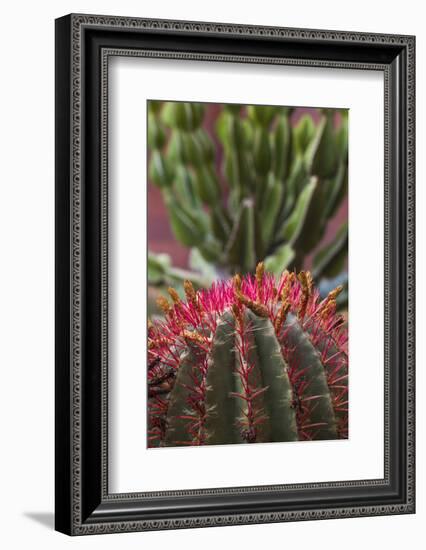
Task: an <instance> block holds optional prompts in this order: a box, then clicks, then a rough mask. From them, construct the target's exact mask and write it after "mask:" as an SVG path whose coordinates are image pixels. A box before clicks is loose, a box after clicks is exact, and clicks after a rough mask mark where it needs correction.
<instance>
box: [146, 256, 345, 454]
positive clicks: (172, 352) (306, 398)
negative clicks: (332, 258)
mask: <svg viewBox="0 0 426 550" xmlns="http://www.w3.org/2000/svg"><path fill="white" fill-rule="evenodd" d="M263 269H264V268H263V264H259V266H258V268H257V272H256V277H254V276H246V277H244V278H243V279H242V280H241V278H240V277H239V276H236V277H235V278H234V279H232V280H229V281H226V282H221V283H218V284H216V285H213V286H212V288H211V289H209V290H201V291H198V292H195V291H194V289H193V287H192V285H191V284H190V283H188V282H186V283H185V292H186V298H187V300H186V301H181V300H180V299H179V297H178V296H177V294H176V292H175V291H173V290H172V289H170V294H171V296H172V299H173V305H171V304H170V303H169V302H168V301H167V300H166V299H165V298H162V300H160V306H161V307H162V309H163V310H164V312H165V314H166V317H165V320H163V321H158V320H157V321H154V324H151V325H150V328H149V334H148V343H149V346H148V347H149V365H150V367H149V369H148V388H149V397H148V401H149V422H148V424H149V436H148V445H149V446H180V445H182V446H183V445H219V444H222V445H223V444H235V443H260V442H286V441H298V440H311V439H317V440H318V439H323V440H324V439H325V440H329V439H342V438H347V436H348V415H347V410H348V408H347V402H348V357H347V330H346V327H345V324H344V321H343V318H342V317H341V316H339V315H337V314H336V311H335V310H336V297H337V295H338V293H339V290H340V289H336V290H334V291H332V292H330V294H329V295H328V297H327V298H326V299H324V300H322V301H321V300H320V299H319V297H318V292H317V291H316V290H315V289H314V288H313V286H312V279H311V276H310V274H309V273H307V272H301V273H300V274H299V276H298V277H296V276H295V275H294V273H288V272H284V273H283V274H282V275H281V276H280V277H279V278H276V277H275V276H274V275H272V274H269V273H267V274H264V272H263Z"/></svg>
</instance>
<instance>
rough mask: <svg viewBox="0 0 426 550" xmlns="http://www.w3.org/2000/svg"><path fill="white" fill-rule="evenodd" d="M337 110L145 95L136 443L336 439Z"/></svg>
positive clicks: (342, 279) (342, 232) (343, 245)
mask: <svg viewBox="0 0 426 550" xmlns="http://www.w3.org/2000/svg"><path fill="white" fill-rule="evenodd" d="M349 120H350V115H349V109H342V108H329V107H327V108H322V107H304V106H277V105H245V104H234V103H225V104H224V103H205V102H185V101H164V100H156V99H149V100H148V101H147V128H146V131H147V151H146V154H147V170H148V174H147V181H148V185H147V205H148V206H147V250H148V252H147V254H148V258H147V271H148V273H147V279H148V290H147V293H148V296H147V316H148V322H147V327H148V329H147V331H148V334H147V350H148V351H147V353H148V359H147V370H146V372H147V388H146V391H147V419H146V420H145V421H146V422H147V447H148V448H159V447H178V446H202V445H228V444H245V443H270V442H275V443H284V442H295V441H313V440H335V439H348V437H349V422H348V417H349V403H350V401H349V391H348V390H349V357H348V355H349V354H348V323H349V318H348V284H349V281H348V208H349V204H348V132H349ZM143 184H144V182H141V185H143ZM141 368H145V365H141Z"/></svg>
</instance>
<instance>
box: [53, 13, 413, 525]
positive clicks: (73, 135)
mask: <svg viewBox="0 0 426 550" xmlns="http://www.w3.org/2000/svg"><path fill="white" fill-rule="evenodd" d="M96 30H99V31H100V30H111V31H114V32H116V33H122V32H124V33H135V32H136V33H148V35H150V33H160V34H161V33H166V34H167V35H175V36H176V37H178V36H179V35H185V36H193V35H206V34H207V35H209V36H214V37H220V36H225V35H226V36H228V37H232V38H235V39H236V40H240V41H241V40H244V39H245V38H247V39H253V38H257V39H264V40H266V41H283V40H284V41H291V42H293V43H300V44H304V43H309V44H312V43H317V44H319V43H323V44H325V45H327V46H329V45H332V46H333V47H335V48H336V49H338V48H339V47H342V46H343V45H345V46H346V45H348V44H349V45H353V46H359V45H361V44H362V45H369V46H370V47H372V48H378V49H379V48H385V49H386V48H387V47H388V48H390V49H391V50H392V51H395V52H397V51H399V52H402V53H401V54H400V55H403V56H404V57H405V60H404V61H405V63H406V75H402V76H401V75H400V74H399V73H398V74H395V71H397V72H398V70H400V68H399V67H395V66H394V65H392V63H391V62H384V63H379V62H371V61H368V60H362V61H355V60H348V61H346V60H345V61H342V60H333V59H331V58H327V59H314V58H308V57H303V58H299V57H279V56H276V57H271V56H269V57H268V56H257V55H242V54H239V55H233V54H223V53H205V52H203V53H196V52H190V51H170V50H156V49H152V48H145V49H143V48H129V47H127V46H126V47H119V46H115V45H111V46H109V45H106V46H102V47H101V48H100V57H99V60H100V61H99V65H100V67H99V75H100V76H99V80H100V92H101V99H100V112H101V114H100V121H99V122H100V124H99V126H100V127H99V132H100V134H99V135H100V156H99V162H100V188H101V191H100V218H99V219H100V233H99V234H100V241H101V245H100V247H101V252H100V272H99V274H100V294H101V300H100V303H101V306H100V308H101V312H100V317H99V319H100V349H101V352H100V357H101V367H100V373H101V381H100V391H101V394H102V395H101V400H100V405H101V411H100V413H99V424H100V425H99V429H100V434H101V436H100V437H101V442H100V444H101V451H100V453H99V454H100V462H101V465H100V469H99V482H98V483H97V485H98V486H99V487H98V488H99V491H100V497H101V506H100V507H98V508H97V509H94V510H92V511H93V513H91V514H89V515H87V511H88V509H89V508H93V503H90V504H89V505H88V504H85V503H84V499H85V498H86V497H85V491H86V492H87V491H88V492H91V490H92V487H90V491H89V490H88V489H85V484H86V478H85V473H84V471H83V470H84V468H83V462H84V456H83V453H82V450H83V446H84V445H85V443H84V438H85V434H84V417H85V414H87V413H85V411H84V408H83V404H84V402H85V399H86V393H85V392H86V391H87V390H86V389H85V386H84V385H85V383H86V382H85V376H84V353H85V350H84V348H83V346H84V340H85V333H84V327H83V325H84V316H85V307H86V305H85V294H84V288H83V287H84V284H85V282H84V281H85V278H86V277H87V265H88V262H87V259H86V257H85V254H86V252H87V247H85V239H86V234H85V232H86V231H90V230H91V228H90V226H89V224H88V223H87V224H86V225H85V220H86V212H85V197H84V194H85V190H84V184H85V183H84V182H85V180H86V181H87V175H86V174H85V162H86V156H85V147H86V146H87V143H88V142H87V139H86V140H85V136H84V132H85V129H84V122H85V117H86V110H85V109H86V103H85V102H87V98H88V91H87V78H86V77H85V74H84V71H85V70H86V64H85V63H86V62H87V60H86V58H85V56H86V55H87V51H88V42H87V38H86V35H87V31H95V34H96ZM414 48H415V40H414V37H412V36H397V35H378V34H364V33H352V32H351V33H346V32H341V31H329V30H327V31H325V30H324V31H322V30H307V29H287V28H279V27H253V26H246V25H228V24H218V23H202V22H186V21H168V20H151V19H134V18H124V17H123V18H122V17H107V16H94V15H93V16H92V15H70V16H67V18H62V19H60V20H58V21H57V56H58V57H57V61H58V62H59V63H62V62H63V61H64V59H65V60H67V61H68V63H69V72H68V78H69V82H68V88H67V90H66V92H65V94H64V95H63V98H62V101H63V103H64V105H65V104H66V103H69V107H68V109H69V111H70V115H69V116H70V119H69V121H68V124H69V127H68V131H69V133H68V135H67V136H62V137H59V138H58V136H57V154H58V149H61V148H62V149H64V147H66V146H67V145H68V146H69V150H70V151H71V153H70V155H69V158H68V159H67V162H66V163H65V165H62V164H61V166H60V167H59V170H58V172H57V193H63V192H64V189H63V179H64V177H69V196H68V198H65V199H63V200H64V204H63V205H62V207H61V206H60V205H59V207H58V215H59V216H61V215H63V214H64V212H65V210H66V209H68V212H69V216H70V223H69V227H68V231H67V230H66V228H65V227H62V226H61V227H59V228H58V227H57V235H58V240H59V241H60V242H61V243H62V241H63V238H64V237H65V238H66V237H67V238H68V242H70V243H71V244H70V245H69V256H68V262H69V267H68V266H66V267H65V268H62V269H66V270H68V276H69V277H70V278H69V289H68V290H67V289H65V292H66V296H67V298H68V300H69V303H70V311H69V315H70V316H69V318H67V319H66V320H65V319H62V321H59V324H60V327H59V330H63V328H64V327H68V331H69V332H68V335H67V337H65V339H66V338H69V347H68V349H69V358H68V361H69V364H68V370H66V373H65V376H64V373H63V370H64V365H63V361H64V357H65V356H66V354H64V350H62V347H61V346H62V344H63V342H62V343H61V342H60V347H61V350H62V351H60V352H59V354H58V355H57V366H56V368H57V377H59V378H60V380H61V383H60V384H59V386H60V387H58V388H57V400H60V399H61V396H62V392H63V387H64V386H65V387H67V388H68V391H69V392H70V394H69V395H70V402H69V408H68V410H67V411H66V412H65V411H63V410H62V405H58V406H57V417H58V416H60V415H65V418H66V419H68V420H69V432H67V434H66V435H67V438H68V445H69V448H66V449H65V450H64V449H63V446H64V444H65V443H64V441H62V436H61V437H60V438H59V442H58V447H61V448H57V461H59V462H61V461H62V462H63V464H62V462H61V464H62V467H60V468H59V476H60V477H61V479H59V478H57V484H58V483H63V482H66V483H68V489H67V490H66V491H65V493H64V494H65V496H64V495H63V491H62V492H61V491H59V496H58V495H57V528H58V529H59V530H61V531H64V532H67V533H70V534H75V535H82V534H91V533H112V532H124V531H141V530H153V529H177V528H187V527H201V526H213V525H230V524H231V525H236V524H246V523H264V522H282V521H296V520H297V521H299V520H300V521H302V520H310V519H326V518H336V517H359V516H370V515H384V514H396V513H398V514H402V513H412V512H414V322H415V315H414V244H415V243H414V198H415V197H414V195H415V191H414V170H415V163H414V155H415V144H414V134H415V113H414V109H415V95H414V94H415V92H414V79H415V60H414ZM61 56H62V57H61ZM111 56H139V57H158V58H161V57H166V58H172V59H192V60H202V61H210V62H215V61H230V62H237V61H238V62H244V63H274V64H286V65H302V66H315V67H336V68H344V69H368V70H378V71H383V72H384V78H385V197H384V201H385V303H386V307H385V320H384V322H385V397H386V398H385V476H384V479H383V480H363V481H359V482H358V481H344V482H335V483H314V484H297V485H285V486H282V485H278V486H270V487H245V488H229V489H213V490H201V489H200V490H194V491H170V492H158V493H157V492H156V493H130V494H109V493H108V475H107V416H108V414H107V412H108V411H107V404H108V377H107V367H108V353H107V339H108V334H107V332H108V331H107V320H108V301H107V298H108V242H107V233H108V216H107V201H108V170H107V165H108V141H107V124H108V59H109V58H110V57H111ZM66 75H67V70H66V67H65V69H63V70H62V72H61V71H59V72H58V75H57V90H58V89H59V88H60V86H61V82H59V81H60V80H61V79H62V80H63V79H64V78H66ZM86 76H87V75H86ZM401 79H404V82H403V83H402V80H401ZM398 83H399V87H400V88H401V89H398V90H397V89H396V88H395V86H397V85H398ZM57 93H59V94H60V93H61V92H60V91H59V92H57ZM62 93H63V92H62ZM401 94H403V95H404V96H405V98H404V99H403V100H402V101H404V103H405V105H406V133H405V134H404V136H402V141H403V142H402V143H400V140H398V139H397V136H396V135H395V120H394V119H393V118H392V116H391V115H392V105H393V103H392V102H394V101H396V99H395V97H396V96H397V95H398V97H399V96H400V95H401ZM57 97H58V96H57ZM59 103H60V105H59V106H58V107H59V111H60V112H59V116H58V111H57V116H58V118H57V125H60V124H61V123H62V121H63V116H64V113H63V108H64V105H62V103H61V101H60V102H59ZM57 130H58V132H59V133H61V131H62V130H61V129H60V128H57ZM395 139H397V141H398V144H397V147H399V150H401V151H402V153H401V156H400V158H399V159H398V160H399V163H404V162H405V166H403V172H402V174H404V173H405V178H404V175H402V176H401V177H402V178H404V179H405V182H406V187H405V189H399V193H400V194H402V201H404V199H405V203H406V204H405V206H404V207H402V206H400V205H397V204H395V203H394V202H393V196H391V175H392V174H391V171H393V172H395V170H397V169H398V167H395V166H394V165H393V164H392V163H393V160H392V158H391V151H395V147H396V145H395ZM404 139H405V143H404ZM404 151H405V154H404ZM62 154H63V153H62ZM404 159H405V160H404ZM60 162H61V163H63V160H62V157H61V159H60ZM399 168H400V167H399ZM394 177H395V176H394ZM400 183H401V182H400ZM404 195H405V196H404ZM399 207H401V208H402V210H403V214H404V215H405V220H404V219H403V220H402V223H403V225H402V227H401V229H400V231H401V234H400V236H399V238H400V240H401V243H402V244H404V245H405V249H404V247H403V249H401V250H395V246H396V245H395V242H394V240H395V239H394V234H393V233H392V231H391V223H392V221H393V220H394V218H395V211H396V210H398V208H399ZM59 225H60V224H59ZM64 233H65V235H64ZM402 244H401V246H402ZM401 254H402V255H403V258H402V261H404V264H405V281H404V282H402V281H397V284H399V283H400V284H401V285H402V291H403V292H404V293H405V296H403V298H402V300H403V301H402V303H403V305H404V308H405V312H404V314H405V317H406V324H405V327H404V328H403V332H404V333H405V342H404V343H401V345H402V347H403V349H402V350H399V353H400V355H399V357H400V358H403V359H404V363H405V366H406V372H405V374H403V375H404V376H405V377H406V378H405V384H406V394H405V407H406V417H405V422H406V457H405V459H406V470H405V471H404V472H401V474H402V475H405V476H406V479H405V483H403V485H404V492H405V500H404V501H403V502H392V503H389V504H387V503H381V504H379V505H376V504H371V505H369V504H365V505H364V506H358V505H356V506H341V505H339V506H333V505H332V506H330V507H324V506H320V507H317V508H316V509H315V508H312V505H310V506H309V505H308V506H307V509H306V510H287V509H284V510H282V511H279V510H278V511H272V512H263V511H257V510H253V511H252V512H250V513H237V512H231V513H227V514H218V513H215V514H213V515H206V514H201V515H199V516H197V515H191V516H188V517H180V518H175V519H172V518H166V517H165V518H160V519H158V518H156V519H144V515H143V512H142V511H141V513H140V514H139V517H138V518H135V519H128V516H125V515H124V516H123V517H126V519H125V520H123V521H120V517H121V516H120V513H119V512H118V511H117V510H120V509H121V508H122V505H123V506H124V507H125V506H126V505H133V506H136V505H137V503H139V502H140V501H141V500H143V499H149V498H151V499H155V498H159V497H162V498H164V497H170V498H176V497H182V496H190V497H197V496H199V495H204V496H208V495H210V496H211V495H216V496H219V495H222V496H224V495H227V494H232V495H239V496H241V497H243V496H244V495H246V496H248V495H250V494H252V493H264V492H265V491H266V492H269V493H274V492H279V493H282V492H291V493H293V492H295V491H297V492H302V493H303V492H304V491H306V490H307V489H315V490H317V489H330V490H331V489H333V490H334V489H348V488H353V489H356V488H362V487H364V488H366V487H368V488H372V487H380V486H382V487H386V486H389V484H390V483H391V479H390V475H391V450H390V441H391V437H394V436H395V434H392V433H391V432H390V414H391V411H390V406H391V394H390V392H391V384H392V380H394V381H395V380H396V379H392V380H391V376H394V374H392V372H391V356H390V354H391V334H390V330H391V319H390V310H391V300H392V296H391V292H390V290H391V284H392V281H391V269H392V265H393V264H392V262H393V261H395V258H396V256H398V258H399V257H400V255H401ZM62 276H63V272H62V271H61V268H60V269H59V271H58V274H57V277H62ZM404 283H405V284H404ZM393 284H395V281H394V282H393ZM63 292H64V289H61V291H60V296H59V302H60V303H62V300H63V299H64V296H63ZM394 307H395V305H394ZM58 314H59V315H63V314H61V312H59V313H58ZM401 354H403V355H401ZM86 368H87V367H86ZM401 368H402V367H401ZM399 375H400V376H401V375H402V374H401V373H399ZM393 383H395V382H393ZM57 422H58V423H59V424H60V425H61V426H62V422H61V420H57ZM57 441H58V440H57ZM68 468H69V470H68ZM90 498H92V497H90ZM90 498H89V501H90ZM65 499H66V500H67V503H66V504H65V502H64V500H65ZM102 506H103V507H104V508H105V509H106V511H104V510H103V509H102V510H101V511H100V512H99V510H100V508H102ZM108 506H109V507H108Z"/></svg>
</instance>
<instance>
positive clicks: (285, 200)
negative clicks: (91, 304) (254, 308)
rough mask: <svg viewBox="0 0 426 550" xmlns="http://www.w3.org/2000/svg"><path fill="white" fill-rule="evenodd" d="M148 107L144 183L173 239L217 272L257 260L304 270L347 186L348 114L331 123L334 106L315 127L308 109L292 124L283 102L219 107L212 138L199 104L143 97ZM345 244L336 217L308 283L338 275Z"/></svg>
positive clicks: (241, 269) (248, 267) (245, 269)
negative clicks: (158, 196) (152, 190)
mask: <svg viewBox="0 0 426 550" xmlns="http://www.w3.org/2000/svg"><path fill="white" fill-rule="evenodd" d="M148 110H149V113H148V145H149V151H150V158H149V180H150V182H151V183H152V184H154V185H156V186H158V187H159V188H160V189H161V191H162V195H163V199H164V203H165V205H166V208H167V211H168V215H169V221H170V225H171V228H172V230H173V233H174V235H175V237H176V239H177V241H179V242H180V243H181V244H183V245H184V246H186V247H189V248H192V249H195V250H197V252H198V254H199V255H200V256H201V257H202V258H204V260H205V261H207V262H210V263H211V264H214V265H215V266H216V267H217V268H218V269H219V270H220V271H221V272H222V274H223V275H225V276H226V275H231V274H234V273H242V274H244V273H250V272H253V271H254V269H255V267H256V264H257V263H258V262H259V261H264V262H265V266H266V268H267V269H268V270H269V271H272V272H273V273H276V274H279V273H281V272H282V270H283V269H286V268H290V269H296V270H300V269H301V268H303V265H304V259H305V257H306V255H307V254H309V253H311V252H312V251H313V250H317V248H318V245H319V244H320V242H321V240H322V238H323V236H324V233H325V229H326V226H327V223H328V221H329V220H330V219H331V218H332V217H333V216H334V214H335V213H336V210H337V209H338V207H339V205H340V203H341V201H342V199H343V198H344V196H345V195H346V192H347V177H348V174H347V164H348V163H347V161H348V139H347V136H348V115H347V111H346V110H341V111H340V113H341V114H340V119H341V123H340V125H339V127H338V128H336V126H335V124H334V115H335V110H333V109H322V110H321V113H320V121H319V123H318V124H317V125H315V124H314V122H313V120H312V117H311V116H309V115H304V116H302V117H301V118H300V120H299V121H298V123H297V124H296V125H293V124H292V123H291V120H290V118H291V114H292V109H290V108H287V107H273V106H256V105H249V106H241V105H229V104H228V105H223V106H222V110H221V113H220V115H219V117H218V119H217V123H216V134H217V135H216V138H217V139H215V140H213V139H212V138H211V137H210V136H209V134H208V133H207V132H206V130H205V129H204V128H203V121H204V114H205V105H204V104H202V103H186V102H158V101H150V102H149V107H148ZM218 142H220V144H221V147H218V145H217V143H218ZM220 151H222V167H221V171H220V173H218V172H219V171H218V170H217V168H216V163H217V161H218V158H219V155H220ZM347 243H348V228H347V224H343V225H342V226H341V228H340V230H339V231H338V232H337V234H336V237H335V239H334V240H333V242H331V244H328V245H327V246H326V247H323V248H322V249H320V250H319V251H318V252H317V253H316V255H315V257H314V260H313V268H312V272H313V276H314V278H315V280H318V278H320V277H328V278H332V277H334V276H336V275H338V274H339V273H340V272H341V270H342V268H343V266H344V261H345V258H346V254H347Z"/></svg>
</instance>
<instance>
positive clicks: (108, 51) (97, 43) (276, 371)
mask: <svg viewBox="0 0 426 550" xmlns="http://www.w3.org/2000/svg"><path fill="white" fill-rule="evenodd" d="M414 48H415V40H414V37H412V36H397V35H381V34H363V33H353V32H350V33H349V32H342V31H322V30H306V29H289V28H277V27H254V26H244V25H228V24H217V23H201V22H187V21H168V20H148V19H136V18H135V19H132V18H125V17H115V16H114V17H109V16H95V15H93V16H92V15H74V14H73V15H68V16H65V17H63V18H60V19H58V20H57V21H56V529H57V530H59V531H62V532H64V533H67V534H70V535H84V534H91V533H96V534H98V533H119V532H125V531H144V530H156V529H178V528H187V527H203V526H219V525H238V524H247V523H266V522H285V521H299V520H310V519H327V518H340V517H357V516H372V515H384V514H406V513H413V512H414V510H415V501H414V485H415V481H414V162H415V161H414V151H415V147H414V139H415V136H414V133H415V113H414V107H415V97H414V67H415V59H414V55H415V52H414Z"/></svg>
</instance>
